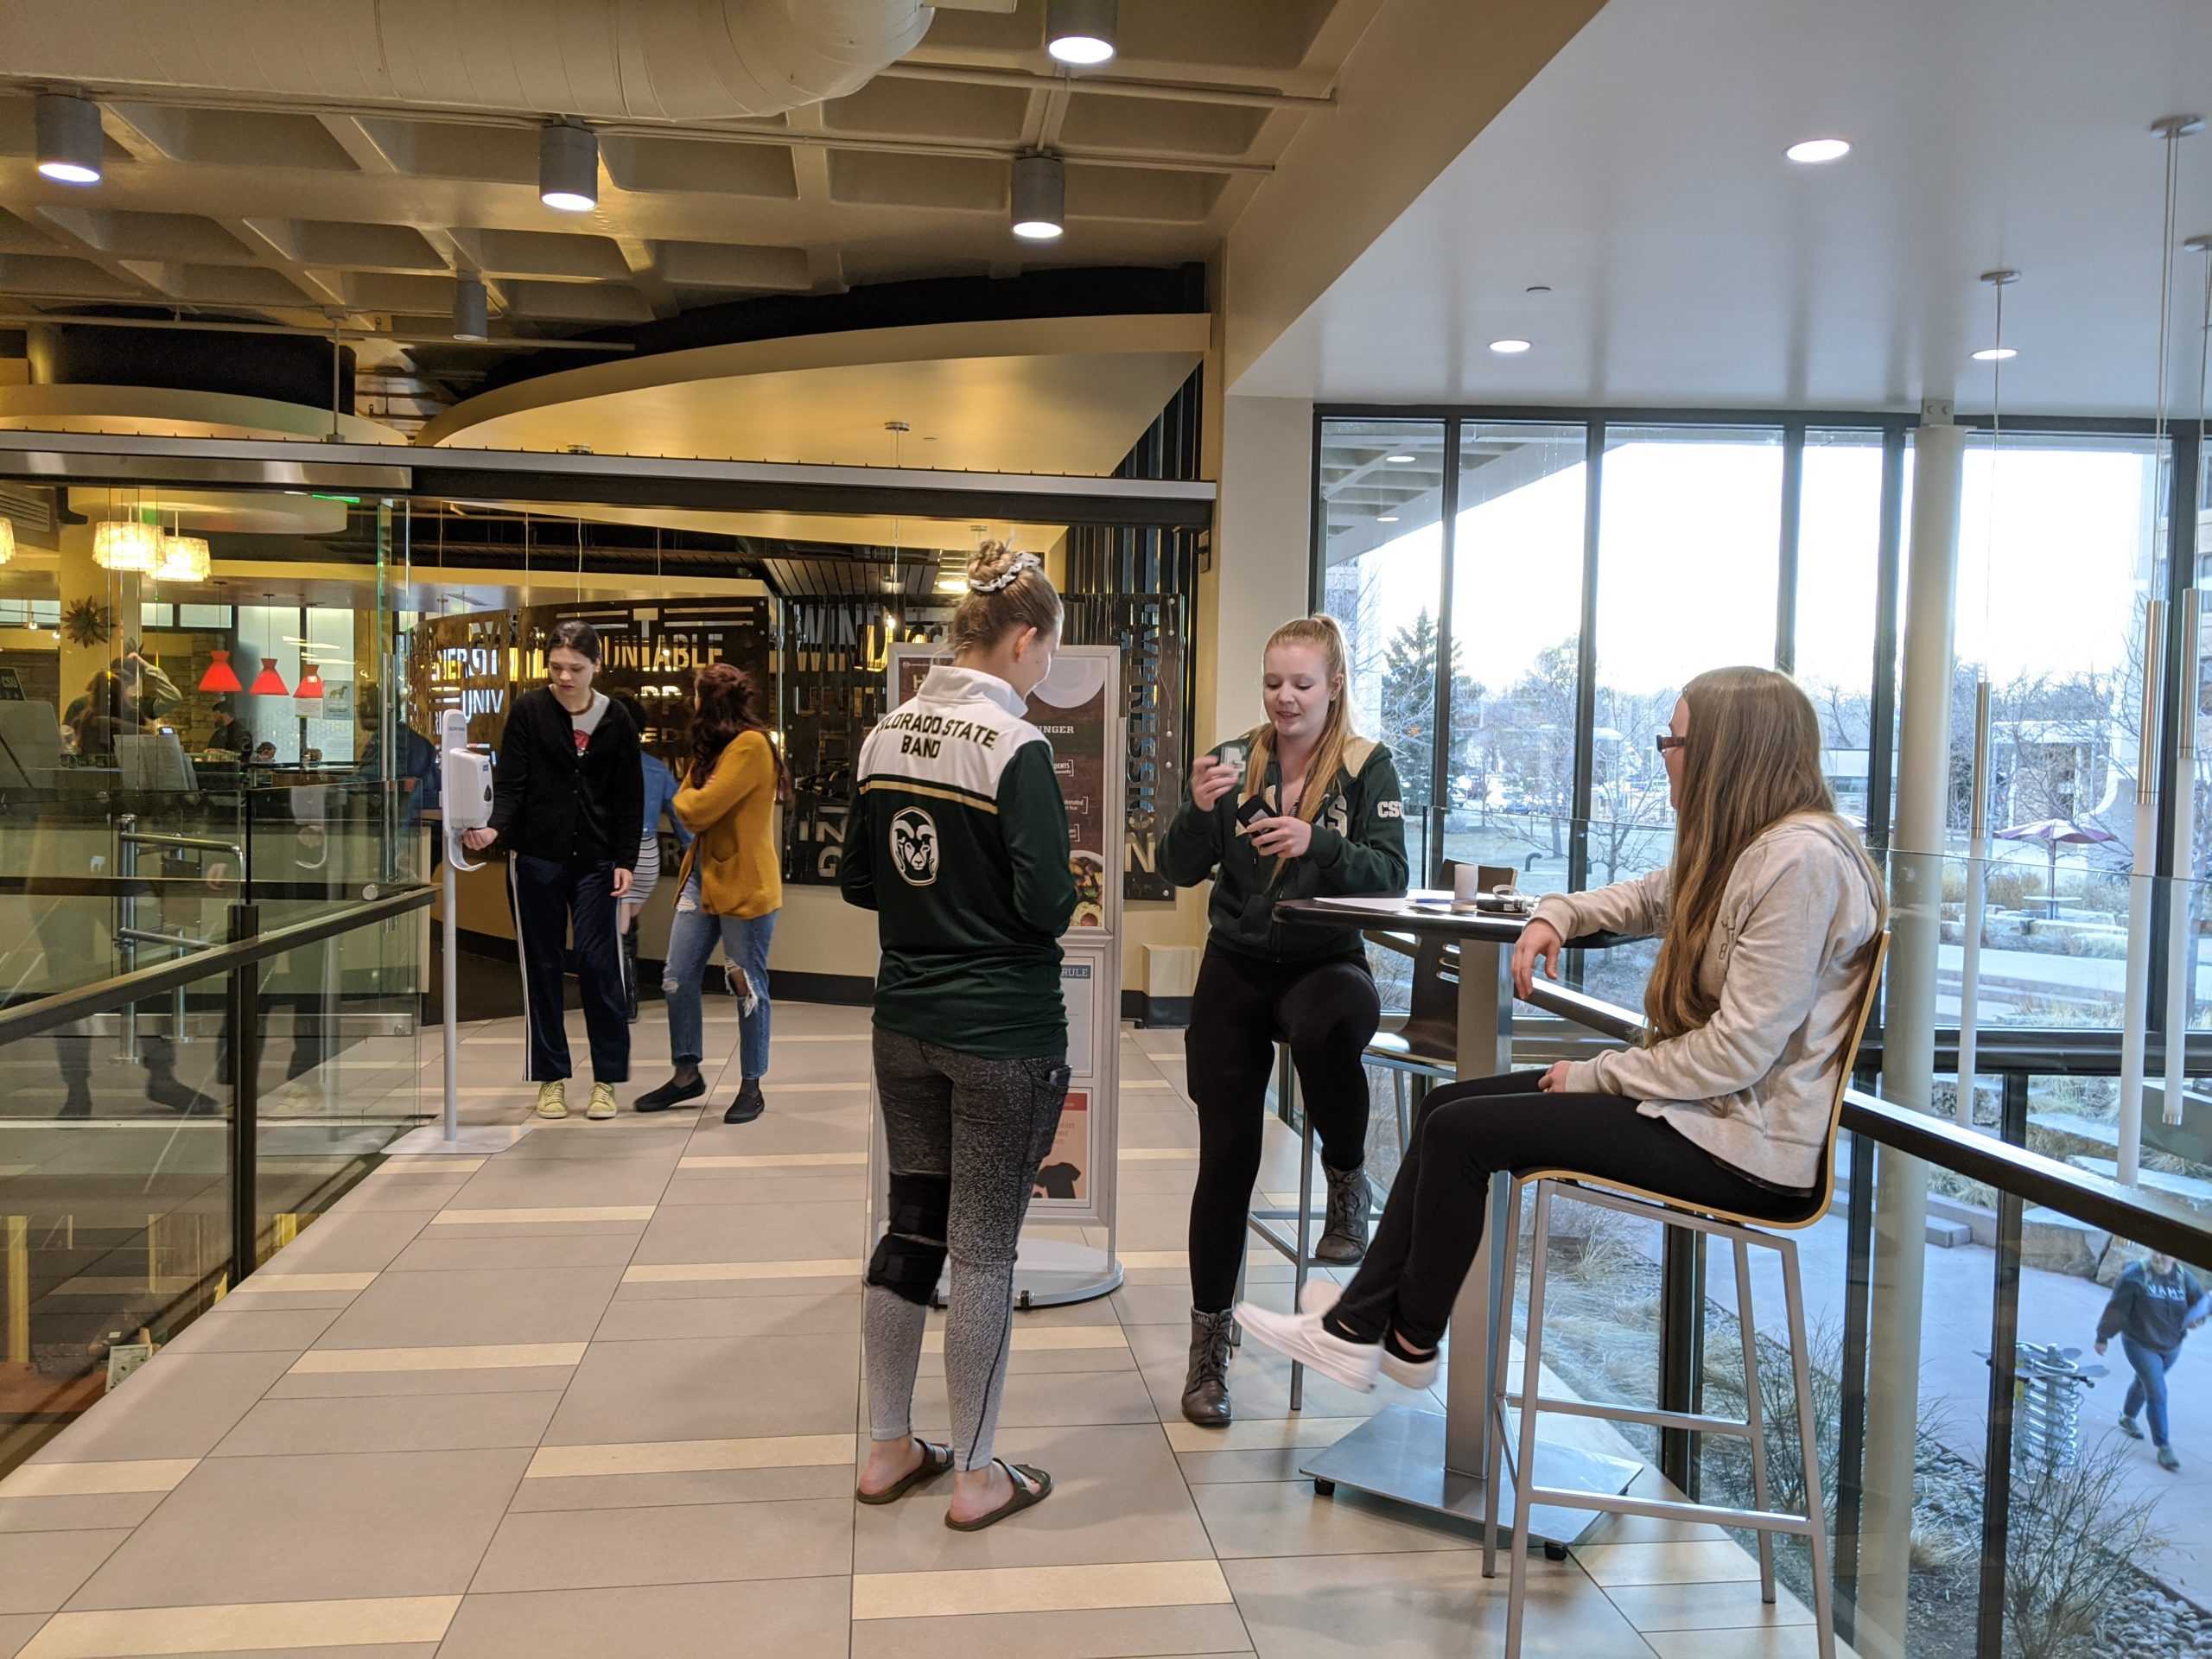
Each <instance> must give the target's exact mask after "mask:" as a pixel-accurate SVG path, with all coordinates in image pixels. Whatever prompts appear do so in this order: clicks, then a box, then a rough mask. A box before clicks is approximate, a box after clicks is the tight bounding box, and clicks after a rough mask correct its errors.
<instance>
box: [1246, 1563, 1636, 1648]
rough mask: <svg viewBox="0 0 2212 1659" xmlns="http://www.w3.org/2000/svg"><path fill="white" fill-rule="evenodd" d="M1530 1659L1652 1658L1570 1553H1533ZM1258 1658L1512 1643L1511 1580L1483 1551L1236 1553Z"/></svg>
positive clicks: (1525, 1634)
mask: <svg viewBox="0 0 2212 1659" xmlns="http://www.w3.org/2000/svg"><path fill="white" fill-rule="evenodd" d="M1530 1567H1531V1571H1530V1573H1529V1606H1528V1611H1527V1616H1526V1619H1525V1622H1524V1624H1523V1629H1522V1638H1523V1639H1522V1649H1521V1651H1522V1659H1651V1650H1650V1649H1649V1648H1648V1647H1647V1646H1646V1645H1645V1644H1644V1641H1643V1637H1640V1636H1638V1635H1637V1633H1636V1631H1635V1630H1632V1629H1630V1626H1629V1623H1628V1621H1627V1620H1626V1619H1624V1618H1622V1617H1621V1616H1620V1614H1619V1613H1618V1611H1615V1610H1614V1608H1613V1606H1612V1604H1611V1603H1610V1602H1608V1601H1607V1600H1606V1599H1605V1596H1604V1595H1603V1594H1602V1593H1601V1592H1599V1590H1598V1588H1597V1586H1594V1585H1592V1583H1591V1582H1590V1581H1589V1580H1588V1579H1586V1578H1585V1577H1584V1576H1583V1575H1582V1574H1581V1573H1580V1572H1578V1571H1577V1570H1576V1569H1575V1568H1574V1567H1573V1565H1572V1564H1571V1563H1553V1562H1548V1561H1540V1562H1531V1563H1530ZM1222 1570H1223V1572H1224V1573H1225V1574H1226V1575H1227V1577H1228V1580H1229V1584H1230V1589H1231V1590H1233V1591H1234V1592H1236V1606H1237V1611H1239V1612H1241V1613H1243V1616H1244V1623H1245V1626H1246V1628H1247V1629H1249V1630H1250V1631H1251V1633H1252V1645H1253V1646H1254V1647H1255V1649H1258V1650H1259V1653H1260V1656H1261V1659H1434V1656H1436V1655H1439V1654H1476V1655H1492V1654H1497V1653H1499V1652H1502V1651H1503V1638H1504V1630H1505V1592H1506V1584H1505V1579H1504V1576H1503V1572H1502V1571H1501V1573H1500V1575H1499V1576H1498V1577H1497V1579H1495V1580H1484V1578H1483V1577H1482V1558H1481V1556H1480V1554H1416V1555H1348V1556H1336V1557H1323V1558H1311V1557H1308V1558H1304V1559H1300V1558H1288V1559H1283V1560H1252V1561H1229V1562H1225V1563H1224V1566H1223V1569H1222Z"/></svg>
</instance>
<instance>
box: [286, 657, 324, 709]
mask: <svg viewBox="0 0 2212 1659" xmlns="http://www.w3.org/2000/svg"><path fill="white" fill-rule="evenodd" d="M292 695H293V696H295V697H297V698H298V699H299V700H300V701H301V702H321V701H322V671H321V669H319V668H317V667H316V666H315V664H313V663H309V664H308V666H307V672H306V673H304V674H302V675H301V676H300V689H299V690H296V691H295V692H293V693H292Z"/></svg>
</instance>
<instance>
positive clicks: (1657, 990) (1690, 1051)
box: [1236, 668, 1888, 1389]
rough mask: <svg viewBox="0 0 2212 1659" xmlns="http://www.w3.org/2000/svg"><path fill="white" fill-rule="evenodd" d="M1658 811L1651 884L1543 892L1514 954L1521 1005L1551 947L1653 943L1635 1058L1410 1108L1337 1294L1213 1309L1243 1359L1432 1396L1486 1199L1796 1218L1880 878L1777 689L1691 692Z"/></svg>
mask: <svg viewBox="0 0 2212 1659" xmlns="http://www.w3.org/2000/svg"><path fill="white" fill-rule="evenodd" d="M1659 749H1660V753H1662V754H1663V755H1664V756H1665V757H1666V763H1667V779H1668V783H1669V791H1670V795H1671V798H1672V799H1673V802H1674V804H1675V815H1676V817H1675V857H1674V862H1673V864H1672V865H1671V866H1670V867H1669V868H1666V869H1662V870H1656V871H1654V872H1653V873H1652V874H1649V875H1647V876H1643V877H1642V878H1640V879H1639V880H1634V881H1624V882H1620V883H1618V885H1616V886H1613V887H1600V888H1599V889H1598V890H1597V891H1596V892H1594V893H1554V894H1553V895H1552V896H1551V897H1549V898H1548V899H1545V900H1544V901H1543V902H1542V904H1541V905H1539V906H1537V908H1536V913H1535V917H1534V918H1532V919H1531V920H1530V922H1529V925H1528V928H1527V930H1526V931H1524V932H1523V933H1522V936H1521V941H1520V944H1518V945H1516V947H1515V949H1514V952H1513V980H1514V984H1515V987H1516V988H1517V989H1518V990H1519V991H1520V992H1521V993H1522V995H1524V996H1525V995H1527V994H1528V992H1529V986H1530V982H1531V980H1532V978H1533V976H1534V973H1535V969H1536V967H1537V965H1538V964H1540V963H1541V964H1543V965H1544V966H1545V967H1546V969H1547V970H1548V972H1549V973H1550V974H1551V975H1552V976H1553V977H1554V978H1556V977H1557V976H1558V971H1559V969H1558V962H1559V950H1560V945H1561V944H1563V943H1564V942H1565V941H1566V940H1567V939H1571V938H1576V937H1578V936H1580V935H1582V934H1586V933H1598V932H1608V933H1617V934H1623V935H1626V936H1628V937H1630V938H1647V937H1655V936H1656V938H1659V940H1660V941H1661V943H1660V947H1659V960H1658V963H1657V965H1656V967H1654V968H1653V969H1652V973H1651V979H1650V983H1649V987H1648V988H1647V989H1646V991H1645V993H1644V1010H1645V1013H1646V1014H1647V1016H1648V1017H1649V1021H1650V1027H1651V1034H1650V1037H1649V1039H1648V1040H1647V1041H1646V1043H1645V1044H1644V1046H1643V1047H1641V1048H1631V1049H1625V1050H1621V1051H1618V1052H1608V1053H1604V1054H1600V1055H1599V1056H1598V1057H1597V1058H1595V1059H1590V1060H1574V1061H1562V1062H1561V1063H1560V1064H1559V1065H1554V1066H1553V1067H1552V1068H1551V1069H1550V1070H1549V1071H1541V1072H1535V1071H1524V1072H1519V1073H1516V1074H1514V1075H1511V1076H1507V1077H1485V1078H1483V1079H1481V1080H1480V1081H1478V1082H1471V1083H1465V1084H1456V1085H1454V1086H1453V1087H1451V1088H1448V1089H1442V1090H1438V1091H1436V1092H1435V1093H1433V1094H1432V1095H1430V1096H1429V1097H1428V1099H1427V1102H1426V1103H1424V1104H1423V1106H1422V1108H1421V1117H1420V1120H1419V1122H1418V1124H1417V1125H1416V1127H1415V1128H1414V1136H1413V1141H1414V1144H1413V1146H1412V1147H1409V1148H1408V1151H1407V1153H1406V1157H1405V1161H1404V1162H1403V1163H1402V1165H1401V1166H1399V1170H1398V1179H1397V1180H1396V1182H1395V1185H1393V1186H1392V1187H1391V1189H1390V1201H1389V1205H1387V1206H1385V1208H1384V1210H1383V1218H1382V1220H1381V1221H1380V1222H1379V1223H1378V1224H1376V1230H1375V1238H1374V1240H1373V1242H1372V1243H1370V1245H1369V1246H1368V1251H1367V1260H1366V1261H1365V1262H1363V1264H1362V1265H1361V1267H1360V1269H1359V1273H1358V1274H1357V1277H1355V1278H1354V1279H1353V1280H1352V1281H1351V1284H1350V1285H1349V1286H1348V1287H1345V1289H1344V1292H1343V1293H1342V1294H1341V1296H1338V1294H1337V1287H1335V1286H1334V1285H1332V1284H1329V1283H1326V1282H1325V1281H1319V1280H1317V1281H1313V1282H1311V1283H1309V1284H1308V1285H1307V1286H1306V1297H1305V1299H1304V1301H1303V1303H1302V1305H1301V1306H1302V1311H1301V1312H1300V1313H1297V1314H1285V1313H1269V1312H1268V1311H1267V1310H1266V1309H1264V1308H1255V1307H1253V1306H1250V1305H1249V1304H1246V1305H1243V1306H1239V1307H1238V1308H1237V1310H1236V1317H1237V1319H1238V1322H1239V1323H1241V1324H1242V1325H1243V1327H1244V1329H1245V1330H1246V1331H1248V1332H1250V1333H1251V1334H1252V1336H1253V1338H1255V1340H1256V1341H1259V1342H1261V1343H1263V1344H1266V1345H1267V1346H1268V1347H1269V1348H1272V1349H1274V1350H1275V1351H1277V1352H1279V1353H1283V1354H1287V1355H1288V1356H1290V1357H1292V1358H1294V1359H1298V1360H1302V1361H1304V1362H1305V1363H1306V1364H1308V1365H1311V1366H1313V1368H1314V1370H1318V1371H1319V1372H1321V1373H1322V1374H1323V1375H1324V1376H1329V1377H1332V1378H1333V1379H1335V1380H1336V1381H1338V1382H1339V1383H1344V1384H1346V1385H1347V1386H1349V1387H1351V1388H1354V1389H1371V1388H1373V1387H1374V1386H1375V1376H1376V1371H1377V1370H1382V1371H1383V1372H1386V1373H1387V1374H1388V1375H1389V1376H1391V1377H1393V1378H1395V1380H1397V1381H1399V1382H1401V1383H1406V1384H1407V1385H1408V1387H1412V1388H1425V1387H1427V1385H1428V1384H1429V1383H1431V1382H1433V1380H1434V1378H1435V1375H1436V1350H1437V1345H1438V1344H1440V1342H1441V1341H1442V1340H1443V1338H1444V1327H1445V1325H1446V1323H1447V1322H1448V1321H1449V1319H1451V1317H1452V1302H1453V1300H1455V1299H1456V1298H1457V1297H1458V1295H1459V1285H1460V1281H1462V1280H1464V1279H1465V1277H1466V1275H1467V1269H1468V1268H1470V1267H1471V1266H1472V1265H1473V1262H1474V1259H1475V1251H1476V1249H1477V1248H1478V1246H1479V1245H1480V1244H1481V1243H1482V1237H1483V1224H1484V1217H1485V1212H1486V1211H1487V1209H1488V1207H1489V1206H1488V1204H1487V1202H1486V1198H1487V1194H1488V1192H1489V1186H1490V1179H1491V1176H1492V1175H1493V1174H1495V1173H1498V1172H1499V1171H1511V1172H1513V1173H1516V1174H1518V1173H1523V1172H1525V1171H1529V1170H1535V1169H1554V1168H1556V1169H1568V1170H1578V1171H1581V1172H1584V1173H1588V1174H1592V1175H1600V1176H1605V1177H1606V1178H1608V1179H1613V1180H1618V1181H1622V1182H1626V1183H1630V1184H1632V1185H1637V1186H1639V1187H1642V1188H1643V1189H1644V1190H1646V1191H1647V1192H1658V1193H1663V1194H1665V1195H1667V1196H1668V1197H1669V1198H1675V1199H1679V1200H1681V1202H1683V1203H1685V1204H1688V1205H1699V1206H1705V1207H1710V1208H1712V1209H1715V1210H1723V1211H1730V1212H1732V1213H1734V1214H1738V1215H1745V1216H1752V1217H1772V1218H1775V1219H1785V1218H1789V1217H1796V1216H1802V1214H1803V1213H1804V1211H1805V1209H1806V1207H1807V1205H1808V1204H1809V1203H1810V1202H1811V1201H1812V1198H1813V1197H1814V1194H1815V1187H1816V1185H1817V1184H1818V1182H1819V1180H1820V1179H1821V1173H1820V1165H1821V1154H1822V1150H1823V1148H1824V1147H1826V1145H1827V1132H1828V1117H1829V1111H1830V1108H1831V1106H1832V1104H1833V1102H1834V1096H1835V1084H1836V1076H1837V1073H1838V1072H1839V1071H1840V1070H1842V1069H1843V1068H1844V1067H1846V1066H1847V1065H1849V1064H1850V1062H1851V1056H1849V1055H1847V1054H1846V1053H1845V1052H1844V1048H1845V1046H1846V1045H1847V1043H1849V1042H1850V1040H1851V1034H1852V1033H1853V1030H1854V1029H1855V1027H1856V1022H1857V1020H1858V1018H1859V1007H1860V1004H1861V1002H1862V1001H1863V999H1864V997H1865V995H1866V974H1867V970H1868V968H1869V965H1870V956H1871V952H1872V947H1873V945H1874V942H1875V940H1876V938H1877V936H1878V935H1879V934H1880V932H1881V931H1882V929H1883V927H1884V926H1885V925H1886V922H1887V916H1888V907H1887V906H1886V905H1885V902H1884V899H1883V895H1882V887H1881V881H1880V879H1879V878H1878V876H1877V875H1876V874H1875V873H1874V867H1873V865H1872V863H1871V862H1870V861H1868V859H1867V857H1866V849H1865V847H1864V846H1863V845H1862V844H1861V843H1860V842H1859V835H1858V832H1857V831H1855V830H1854V829H1852V828H1851V826H1850V825H1849V824H1847V823H1845V822H1844V821H1843V820H1842V819H1841V818H1839V817H1837V816H1836V814H1835V807H1834V801H1833V800H1832V798H1830V796H1829V793H1828V787H1827V781H1826V780H1825V779H1823V778H1822V776H1821V728H1820V721H1819V719H1818V717H1817V716H1816V715H1815V714H1814V712H1813V705H1812V704H1811V703H1810V702H1808V701H1807V699H1806V697H1805V694H1804V693H1803V692H1802V691H1800V690H1798V689H1797V687H1796V684H1795V683H1793V682H1792V681H1790V680H1789V678H1788V677H1786V676H1784V675H1781V674H1777V673H1775V672H1774V671H1771V670H1769V669H1764V668H1723V669H1716V670H1714V671H1713V672H1711V673H1708V674H1700V676H1698V677H1697V678H1695V679H1694V680H1692V681H1691V682H1690V683H1689V686H1688V689H1687V690H1685V691H1684V692H1683V693H1682V696H1681V701H1680V702H1677V703H1676V704H1675V718H1674V721H1673V724H1672V726H1671V728H1670V729H1669V730H1668V731H1666V732H1663V733H1662V734H1660V737H1659Z"/></svg>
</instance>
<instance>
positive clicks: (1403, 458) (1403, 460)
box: [1383, 455, 1414, 467]
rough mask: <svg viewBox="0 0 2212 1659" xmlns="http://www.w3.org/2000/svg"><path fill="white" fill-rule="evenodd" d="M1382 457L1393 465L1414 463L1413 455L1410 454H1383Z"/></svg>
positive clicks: (1401, 465) (1405, 465)
mask: <svg viewBox="0 0 2212 1659" xmlns="http://www.w3.org/2000/svg"><path fill="white" fill-rule="evenodd" d="M1383 460H1385V461H1389V463H1390V464H1391V465H1392V466H1393V467H1410V466H1412V465H1413V464H1414V457H1413V456H1411V455H1385V456H1383Z"/></svg>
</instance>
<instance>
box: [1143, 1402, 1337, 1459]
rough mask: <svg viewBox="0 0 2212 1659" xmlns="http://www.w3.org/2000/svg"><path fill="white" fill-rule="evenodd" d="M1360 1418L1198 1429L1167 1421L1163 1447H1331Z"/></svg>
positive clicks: (1309, 1417)
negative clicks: (1166, 1445) (1165, 1443)
mask: <svg viewBox="0 0 2212 1659" xmlns="http://www.w3.org/2000/svg"><path fill="white" fill-rule="evenodd" d="M1364 1421H1366V1419H1364V1418H1362V1417H1317V1416H1314V1415H1313V1414H1311V1413H1310V1412H1309V1413H1301V1414H1299V1415H1298V1416H1296V1417H1278V1418H1249V1419H1241V1420H1239V1421H1236V1422H1233V1423H1231V1424H1230V1426H1229V1427H1226V1428H1201V1427H1198V1424H1196V1423H1186V1422H1170V1423H1169V1424H1167V1426H1166V1429H1167V1444H1168V1445H1169V1446H1171V1447H1172V1448H1173V1450H1175V1451H1177V1452H1262V1451H1271V1450H1274V1449H1275V1448H1277V1447H1296V1446H1334V1445H1335V1444H1336V1443H1337V1442H1338V1440H1342V1439H1344V1436H1345V1435H1347V1434H1349V1433H1351V1432H1352V1430H1354V1429H1355V1428H1357V1427H1359V1426H1360V1425H1361V1424H1362V1423H1363V1422H1364Z"/></svg>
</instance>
